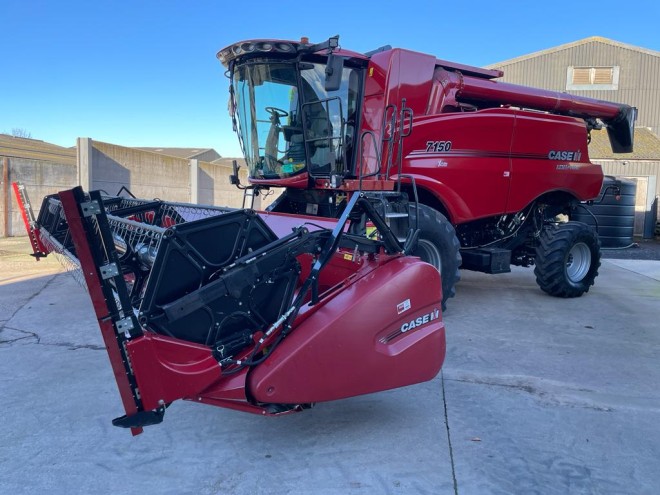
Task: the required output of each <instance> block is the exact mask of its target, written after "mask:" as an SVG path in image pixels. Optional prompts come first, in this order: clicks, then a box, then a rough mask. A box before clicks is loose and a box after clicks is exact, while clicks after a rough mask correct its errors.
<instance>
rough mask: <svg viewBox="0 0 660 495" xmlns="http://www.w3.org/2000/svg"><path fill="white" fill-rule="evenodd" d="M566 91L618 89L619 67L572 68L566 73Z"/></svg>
mask: <svg viewBox="0 0 660 495" xmlns="http://www.w3.org/2000/svg"><path fill="white" fill-rule="evenodd" d="M566 89H572V90H577V91H597V90H617V89H619V67H618V66H614V67H573V66H570V67H569V68H568V71H567V72H566Z"/></svg>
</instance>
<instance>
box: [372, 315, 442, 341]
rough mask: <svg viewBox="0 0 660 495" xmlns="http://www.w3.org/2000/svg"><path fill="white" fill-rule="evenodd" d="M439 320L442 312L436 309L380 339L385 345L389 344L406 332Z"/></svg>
mask: <svg viewBox="0 0 660 495" xmlns="http://www.w3.org/2000/svg"><path fill="white" fill-rule="evenodd" d="M438 318H440V310H439V309H434V310H432V311H431V312H429V313H426V314H425V315H422V316H418V317H417V318H413V319H412V320H410V321H407V322H405V323H404V324H403V325H401V327H400V328H398V329H397V330H395V331H394V332H392V333H390V334H389V335H386V336H385V337H383V338H382V339H380V341H381V342H382V343H383V344H387V343H388V342H390V341H392V340H394V339H395V338H397V337H398V336H399V335H401V334H403V333H406V332H410V331H411V330H414V329H415V328H419V327H422V326H424V325H426V324H428V323H431V322H432V321H433V320H437V319H438Z"/></svg>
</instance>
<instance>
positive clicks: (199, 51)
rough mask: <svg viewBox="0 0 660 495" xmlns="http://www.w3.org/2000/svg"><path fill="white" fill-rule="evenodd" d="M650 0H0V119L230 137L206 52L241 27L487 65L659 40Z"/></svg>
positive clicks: (19, 124) (64, 133)
mask: <svg viewBox="0 0 660 495" xmlns="http://www.w3.org/2000/svg"><path fill="white" fill-rule="evenodd" d="M659 20H660V1H658V0H637V1H628V2H622V1H620V0H617V1H613V0H600V1H592V2H589V1H584V0H572V1H565V0H555V1H553V2H535V1H507V0H499V1H492V0H491V1H482V0H473V1H471V2H460V1H454V2H433V1H422V0H405V1H386V0H383V1H379V2H376V1H370V0H362V1H360V0H352V1H346V0H335V1H332V0H327V1H325V2H321V1H319V0H316V1H314V2H311V1H304V0H303V1H300V2H291V1H282V0H279V1H278V0H270V1H261V0H258V1H252V2H250V1H247V0H243V1H233V2H221V1H219V0H218V1H204V0H199V1H195V0H188V1H187V2H171V1H166V0H163V1H150V0H144V1H140V0H133V1H130V2H129V1H122V0H117V1H112V2H111V1H93V0H92V1H89V0H88V1H84V2H83V1H67V0H61V1H59V2H56V1H31V0H0V26H1V27H2V30H1V31H0V36H1V38H2V49H1V50H0V132H10V131H11V130H12V129H13V128H21V129H25V130H26V131H28V132H30V133H31V134H32V137H33V138H35V139H42V140H44V141H49V142H52V143H55V144H59V145H61V146H73V145H75V139H76V137H79V136H80V137H91V138H92V139H96V140H99V141H106V142H111V143H116V144H121V145H125V146H180V147H213V148H215V149H216V150H218V152H219V153H220V154H222V155H223V156H227V157H229V156H238V155H240V149H239V147H238V144H237V140H236V137H235V136H234V134H233V132H232V130H231V122H230V120H229V117H228V115H227V80H226V78H225V77H224V75H223V73H224V69H223V67H222V66H221V65H220V63H219V62H218V61H217V59H216V58H215V54H216V53H217V51H218V50H220V49H221V48H223V47H225V46H227V45H229V44H231V43H233V42H235V41H239V40H244V39H251V38H282V39H294V40H295V39H299V38H300V37H301V36H308V37H309V38H310V40H311V41H313V42H316V41H322V40H324V39H327V38H328V37H329V36H332V35H334V34H339V35H340V42H341V45H342V46H343V47H345V48H348V49H351V50H355V51H368V50H371V49H373V48H376V47H378V46H381V45H385V44H390V45H392V46H398V47H402V48H409V49H412V50H417V51H422V52H426V53H431V54H433V55H435V56H437V57H438V58H442V59H446V60H453V61H455V62H461V63H466V64H471V65H486V64H490V63H494V62H498V61H502V60H506V59H509V58H513V57H517V56H520V55H525V54H527V53H531V52H534V51H537V50H542V49H545V48H551V47H553V46H556V45H560V44H563V43H568V42H571V41H575V40H578V39H581V38H585V37H588V36H595V35H597V36H604V37H607V38H611V39H614V40H617V41H621V42H624V43H629V44H632V45H637V46H641V47H645V48H650V49H653V50H660V27H658V21H659Z"/></svg>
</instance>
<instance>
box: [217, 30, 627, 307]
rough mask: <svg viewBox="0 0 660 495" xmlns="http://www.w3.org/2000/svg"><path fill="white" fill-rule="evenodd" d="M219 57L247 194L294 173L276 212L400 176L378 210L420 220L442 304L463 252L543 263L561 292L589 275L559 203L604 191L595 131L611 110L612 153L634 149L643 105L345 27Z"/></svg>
mask: <svg viewBox="0 0 660 495" xmlns="http://www.w3.org/2000/svg"><path fill="white" fill-rule="evenodd" d="M218 58H219V59H220V61H221V62H222V63H223V64H224V65H225V66H226V67H227V69H228V71H227V73H228V76H229V78H230V80H231V86H230V103H231V105H230V109H231V113H232V117H233V120H234V127H235V130H236V131H237V134H238V136H239V139H240V142H241V144H242V148H243V152H244V155H245V160H246V162H247V166H248V169H249V180H250V183H251V186H250V189H251V190H250V193H251V194H258V192H259V190H261V189H263V188H268V187H272V186H276V187H285V188H286V189H285V190H284V192H283V194H282V195H281V196H280V197H279V198H278V199H277V200H276V201H275V203H274V204H273V205H272V206H271V207H270V208H269V209H270V210H271V211H274V212H284V213H294V214H307V215H316V216H322V217H330V218H333V217H337V216H338V215H340V214H341V211H342V209H343V205H344V204H345V202H346V199H347V198H349V197H350V195H351V194H352V193H353V192H354V191H360V190H362V191H365V190H369V191H392V193H391V194H390V195H389V196H388V197H387V198H384V199H383V216H384V217H385V218H386V221H387V222H388V224H389V225H390V227H391V228H392V230H393V231H394V232H395V235H397V237H399V238H403V237H405V235H406V232H407V231H408V229H409V228H410V226H411V225H413V226H417V227H418V228H419V239H418V242H417V243H416V247H415V249H414V250H413V251H412V254H414V255H417V256H419V257H421V258H422V259H423V260H425V261H427V262H429V263H431V264H432V265H434V266H435V267H436V268H438V269H439V270H440V271H441V273H442V286H443V303H444V302H446V300H447V298H449V297H451V296H452V295H454V284H455V283H456V282H457V280H458V278H459V274H458V268H459V266H461V258H462V268H463V269H468V270H476V271H482V272H486V273H502V272H508V271H510V265H511V264H514V265H521V266H530V265H536V267H535V270H534V271H535V274H536V280H537V282H538V284H539V285H540V287H541V289H543V290H544V291H545V292H547V293H549V294H551V295H554V296H559V297H576V296H580V295H582V294H583V293H585V292H587V291H588V290H589V287H590V286H591V285H593V283H594V279H595V277H596V276H597V274H598V267H599V265H600V247H599V241H598V238H597V235H596V232H594V230H593V229H592V228H590V227H589V226H587V225H585V224H583V223H579V222H573V221H568V222H564V223H559V222H557V221H556V217H558V216H559V215H560V214H563V215H566V216H567V217H568V218H569V219H570V216H571V213H572V212H574V211H575V209H576V208H579V207H580V202H582V201H587V200H592V199H594V198H595V197H596V196H598V193H599V191H600V188H601V184H602V179H603V174H602V171H601V168H600V166H598V165H594V164H592V163H590V161H589V150H588V148H587V144H588V142H589V139H590V133H591V131H592V130H594V129H599V128H601V127H602V126H603V125H604V126H605V127H606V128H607V132H608V134H609V138H610V142H611V145H612V149H613V151H614V152H617V153H629V152H631V151H632V148H633V135H634V121H635V117H636V109H635V108H634V107H630V106H628V105H623V104H617V103H610V102H605V101H598V100H593V99H590V98H581V97H578V96H572V95H569V94H565V93H557V92H552V91H545V90H541V89H534V88H528V87H524V86H516V85H512V84H507V83H502V82H497V81H496V79H497V78H498V77H501V76H502V74H503V73H502V72H501V71H497V70H487V69H481V68H478V67H470V66H466V65H462V64H456V63H453V62H447V61H444V60H438V59H436V58H435V57H434V56H431V55H425V54H422V53H416V52H412V51H408V50H402V49H392V48H391V47H389V46H387V47H383V48H380V49H378V50H375V51H373V52H370V53H367V54H360V53H355V52H351V51H347V50H344V49H341V48H339V43H338V37H334V38H330V39H329V40H328V41H327V42H324V43H320V44H310V43H309V42H308V41H307V40H306V39H303V40H302V41H301V42H290V41H279V40H252V41H245V42H239V43H236V44H233V45H231V46H228V47H227V48H225V49H223V50H221V51H220V52H219V53H218ZM234 176H235V177H236V174H234ZM395 193H399V194H395ZM406 198H408V199H409V200H410V206H408V205H407V204H406V201H407V199H406ZM413 199H414V201H413ZM563 218H564V219H565V217H563ZM594 220H595V219H594Z"/></svg>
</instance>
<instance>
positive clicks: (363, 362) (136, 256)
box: [15, 185, 445, 434]
mask: <svg viewBox="0 0 660 495" xmlns="http://www.w3.org/2000/svg"><path fill="white" fill-rule="evenodd" d="M15 191H16V193H17V197H18V198H19V202H20V203H21V204H22V205H23V207H24V210H23V211H24V220H25V222H26V226H27V228H28V232H29V234H30V238H31V240H32V246H33V249H34V251H35V255H36V256H37V257H39V256H44V255H47V254H48V253H55V254H57V255H61V256H62V257H63V259H65V260H66V261H67V263H68V264H69V265H70V266H73V268H74V273H75V274H78V275H82V276H83V277H84V280H81V282H82V283H83V284H84V285H85V286H86V288H87V290H88V292H89V294H90V297H91V300H92V304H93V306H94V310H95V313H96V318H97V319H98V324H99V327H100V329H101V333H102V336H103V339H104V342H105V346H106V348H107V351H108V355H109V357H110V363H111V365H112V369H113V372H114V375H115V378H116V380H117V385H118V388H119V392H120V395H121V398H122V402H123V405H124V408H125V412H126V414H125V415H124V416H122V417H119V418H117V419H115V420H114V421H113V424H114V425H116V426H120V427H126V428H131V429H132V432H133V434H138V433H140V432H141V431H142V427H144V426H147V425H151V424H156V423H160V422H161V421H162V419H163V416H164V412H165V408H166V407H167V406H169V405H170V404H171V403H172V402H173V401H175V400H177V399H185V400H194V401H196V402H203V403H206V404H211V405H215V406H220V407H227V408H231V409H237V410H241V411H246V412H252V413H257V414H263V415H275V414H283V413H289V412H295V411H300V410H302V409H305V408H308V407H311V405H313V404H314V403H316V402H322V401H329V400H334V399H340V398H345V397H351V396H356V395H361V394H367V393H371V392H376V391H380V390H386V389H392V388H396V387H402V386H405V385H410V384H413V383H418V382H422V381H426V380H430V379H432V378H433V377H434V376H436V374H437V373H438V371H439V370H440V368H441V366H442V363H443V360H444V355H445V332H444V324H443V322H442V315H441V300H442V294H441V281H440V276H439V274H438V272H437V270H435V269H434V268H433V267H432V266H431V265H429V264H427V263H424V262H422V261H420V260H419V259H418V258H414V257H409V256H406V253H407V252H409V251H410V249H412V248H413V247H414V243H415V239H416V234H415V231H414V229H411V230H410V232H409V236H408V240H407V242H406V243H405V244H401V243H400V242H401V241H399V240H397V237H396V236H395V235H393V234H392V232H391V231H390V230H389V227H388V226H387V224H386V223H385V222H384V221H383V218H382V216H381V215H379V213H378V211H377V207H378V201H377V200H374V198H370V197H369V196H368V195H366V194H363V193H355V194H353V195H352V196H351V197H350V198H349V199H348V201H347V203H346V207H345V209H344V212H343V214H342V215H341V217H340V218H339V219H338V220H328V219H319V218H311V217H305V216H294V215H288V214H278V213H264V212H255V211H254V210H246V209H229V208H219V207H213V206H198V205H190V204H180V203H170V202H165V201H145V200H138V199H134V198H123V197H107V196H102V195H101V193H100V192H98V191H92V192H91V193H89V194H86V193H84V192H83V190H82V189H81V188H79V187H78V188H75V189H72V190H67V191H62V192H60V193H59V194H58V195H53V196H49V197H46V198H45V199H44V200H43V204H42V207H41V210H40V213H39V217H38V219H36V220H35V217H34V215H33V214H32V211H31V208H30V204H29V200H28V199H27V194H26V193H25V189H24V187H22V186H20V185H15ZM365 221H371V222H373V224H374V225H375V226H376V229H377V230H378V236H375V237H374V238H368V237H366V236H364V235H361V234H358V233H357V232H362V230H361V228H360V226H363V225H364V222H365ZM356 224H357V226H358V227H357V228H356V227H355V225H356ZM352 232H356V233H355V234H354V233H352Z"/></svg>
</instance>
